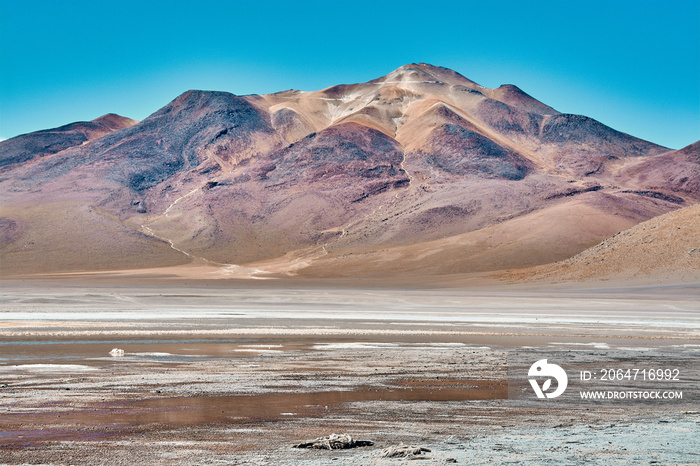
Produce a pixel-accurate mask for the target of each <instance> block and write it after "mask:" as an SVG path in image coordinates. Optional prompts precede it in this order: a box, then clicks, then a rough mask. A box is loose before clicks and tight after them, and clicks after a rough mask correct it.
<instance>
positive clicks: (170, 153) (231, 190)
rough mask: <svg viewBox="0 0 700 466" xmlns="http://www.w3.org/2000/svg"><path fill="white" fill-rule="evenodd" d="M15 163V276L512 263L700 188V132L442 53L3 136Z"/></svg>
mask: <svg viewBox="0 0 700 466" xmlns="http://www.w3.org/2000/svg"><path fill="white" fill-rule="evenodd" d="M0 173H1V176H0V194H1V195H2V205H0V254H2V262H1V263H0V273H1V274H2V275H4V276H12V275H25V274H36V273H60V272H81V271H109V270H120V269H124V270H129V269H143V268H153V267H170V266H176V265H187V264H193V265H209V266H213V267H215V268H218V269H220V271H221V273H222V274H224V275H225V274H226V273H230V275H236V276H242V275H247V276H257V277H275V276H300V277H313V278H321V277H386V276H395V277H418V278H420V277H425V276H436V275H446V274H463V273H474V272H484V271H497V270H506V269H513V268H522V267H531V266H537V265H541V264H548V263H552V262H554V261H562V260H565V259H568V258H570V257H572V256H574V255H576V254H578V253H580V252H581V251H583V250H585V249H587V248H589V247H592V246H594V245H596V244H598V243H600V242H601V241H603V240H605V239H607V238H610V237H612V236H613V235H615V234H617V233H619V232H621V231H623V230H626V229H628V228H631V227H633V226H635V225H637V224H639V223H641V222H643V221H646V220H649V219H651V218H654V217H657V216H659V215H662V214H665V213H667V212H670V211H673V210H677V209H680V208H686V207H688V206H691V205H693V204H696V203H697V202H698V200H700V146H699V145H698V143H695V144H692V145H690V146H688V147H686V148H684V149H681V150H671V149H667V148H664V147H661V146H658V145H656V144H653V143H651V142H647V141H644V140H642V139H638V138H636V137H633V136H630V135H627V134H624V133H620V132H618V131H615V130H614V129H612V128H609V127H607V126H605V125H603V124H601V123H599V122H597V121H595V120H593V119H591V118H587V117H585V116H580V115H571V114H563V113H560V112H558V111H557V110H555V109H553V108H551V107H549V106H547V105H545V104H543V103H541V102H539V101H537V100H536V99H534V98H532V97H531V96H529V95H528V94H526V93H525V92H523V91H522V90H520V89H519V88H517V87H516V86H513V85H503V86H500V87H498V88H496V89H490V88H485V87H483V86H480V85H478V84H476V83H474V82H473V81H471V80H469V79H467V78H466V77H464V76H462V75H460V74H458V73H456V72H454V71H451V70H448V69H446V68H441V67H436V66H432V65H427V64H411V65H406V66H403V67H401V68H398V69H397V70H395V71H393V72H391V73H389V74H387V75H386V76H384V77H381V78H378V79H375V80H373V81H370V82H367V83H360V84H353V85H340V86H333V87H330V88H327V89H323V90H320V91H314V92H302V91H293V90H292V91H284V92H279V93H276V94H267V95H249V96H235V95H233V94H229V93H226V92H210V91H188V92H186V93H184V94H182V95H181V96H179V97H177V98H176V99H175V100H173V101H172V102H171V103H170V104H168V105H166V106H165V107H163V108H161V109H160V110H158V111H156V112H155V113H154V114H152V115H151V116H149V117H148V118H146V119H145V120H143V121H142V122H138V123H137V122H134V121H133V120H129V119H126V118H122V117H118V116H116V115H107V116H105V117H102V118H100V119H97V120H95V121H93V122H84V123H75V124H72V125H68V126H66V127H62V128H57V129H54V130H45V131H39V132H36V133H30V134H27V135H22V136H19V137H16V138H12V139H10V140H7V141H3V142H0ZM694 227H695V228H697V225H695V226H694ZM202 270H203V269H202Z"/></svg>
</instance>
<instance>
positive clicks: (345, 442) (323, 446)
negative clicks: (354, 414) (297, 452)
mask: <svg viewBox="0 0 700 466" xmlns="http://www.w3.org/2000/svg"><path fill="white" fill-rule="evenodd" d="M371 445H374V442H372V441H370V440H355V439H354V438H352V437H351V436H349V435H348V434H340V433H337V434H331V435H327V436H325V437H319V438H317V439H314V440H310V441H308V442H301V443H297V444H296V445H292V448H314V449H317V450H346V449H348V448H357V447H368V446H371Z"/></svg>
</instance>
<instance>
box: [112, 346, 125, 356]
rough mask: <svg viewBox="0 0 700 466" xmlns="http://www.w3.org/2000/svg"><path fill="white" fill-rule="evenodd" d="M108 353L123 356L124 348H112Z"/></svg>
mask: <svg viewBox="0 0 700 466" xmlns="http://www.w3.org/2000/svg"><path fill="white" fill-rule="evenodd" d="M109 354H110V355H111V356H113V357H115V358H119V357H122V356H124V350H123V349H119V348H114V349H113V350H112V351H110V352H109Z"/></svg>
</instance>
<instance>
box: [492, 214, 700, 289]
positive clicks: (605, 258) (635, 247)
mask: <svg viewBox="0 0 700 466" xmlns="http://www.w3.org/2000/svg"><path fill="white" fill-rule="evenodd" d="M500 277H501V278H502V279H506V280H517V281H523V280H526V281H533V280H543V281H579V282H582V281H599V280H615V279H624V280H630V279H632V280H644V281H648V282H664V281H676V282H697V281H698V280H700V205H698V204H696V205H693V206H690V207H685V208H683V209H679V210H676V211H674V212H670V213H668V214H665V215H662V216H659V217H656V218H653V219H651V220H648V221H646V222H643V223H640V224H639V225H636V226H634V227H632V228H630V229H628V230H625V231H622V232H620V233H619V234H616V235H615V236H613V237H612V238H608V239H606V240H604V241H602V242H601V243H600V244H597V245H595V246H594V247H592V248H589V249H586V250H585V251H583V252H581V253H579V254H577V255H576V256H574V257H572V258H570V259H568V260H565V261H562V262H560V263H557V264H548V265H544V266H540V267H534V268H532V269H525V270H517V271H513V272H510V273H507V274H502V275H500Z"/></svg>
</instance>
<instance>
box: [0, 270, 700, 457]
mask: <svg viewBox="0 0 700 466" xmlns="http://www.w3.org/2000/svg"><path fill="white" fill-rule="evenodd" d="M471 280H472V281H473V283H478V284H479V286H478V287H474V286H472V287H465V286H463V285H462V286H444V285H442V286H438V285H436V284H434V283H430V282H425V283H423V284H419V283H415V282H406V283H393V284H387V283H383V282H382V281H380V280H371V281H370V280H366V281H349V280H330V281H328V280H318V281H309V280H285V281H279V280H202V279H193V278H187V277H186V276H182V275H181V276H179V277H174V276H169V275H167V274H166V273H162V274H161V275H156V274H153V273H150V274H149V273H142V274H141V275H130V276H128V277H127V276H123V275H118V274H113V273H105V274H87V275H84V274H76V275H56V276H47V277H42V278H37V277H34V278H27V277H24V278H6V279H3V284H2V289H3V297H2V299H3V312H2V316H1V319H0V322H1V324H0V325H1V327H0V335H1V336H2V337H1V338H0V387H1V388H0V412H1V415H0V462H2V463H6V464H25V463H26V464H34V463H42V464H166V463H167V464H260V465H262V464H357V465H360V464H404V463H407V464H408V463H412V461H409V458H385V457H383V456H382V451H383V450H384V449H385V448H388V447H390V446H393V445H398V444H400V443H404V444H407V445H416V446H421V447H424V448H427V449H429V450H430V452H424V453H423V454H421V455H418V456H415V457H414V458H413V459H422V460H423V461H422V463H425V464H448V463H453V462H457V463H458V464H503V463H512V464H519V463H538V464H540V463H545V462H556V463H562V464H588V463H589V462H590V460H591V458H592V457H595V458H596V461H598V462H601V463H605V464H631V463H632V464H697V462H698V461H700V451H699V449H698V447H697V437H698V433H699V432H700V410H699V409H698V398H697V396H698V388H699V387H700V365H698V360H699V357H698V356H700V316H699V315H698V312H697V311H698V308H697V306H698V300H697V296H698V291H699V289H698V287H697V285H694V284H692V283H690V284H675V285H672V284H663V283H661V284H657V285H650V284H646V285H644V286H639V285H636V284H624V283H605V284H601V283H594V284H591V283H588V284H586V283H583V284H581V283H576V284H571V283H568V284H566V283H564V284H559V285H551V286H549V287H548V288H546V289H544V288H542V287H541V286H537V285H532V284H522V283H521V284H507V283H505V282H503V281H502V280H498V279H495V278H493V277H484V276H475V277H471ZM442 282H443V283H444V282H445V280H442ZM461 282H462V283H463V282H464V277H462V279H461ZM113 349H121V350H123V355H121V356H113V355H110V351H112V350H113ZM530 354H543V355H545V357H548V358H550V360H552V361H559V362H560V363H565V362H567V361H571V359H572V358H581V357H583V358H586V357H589V358H592V359H591V361H594V362H595V364H597V363H598V362H602V363H603V365H604V366H610V367H623V366H624V365H625V364H629V362H630V361H633V364H634V366H637V367H652V366H653V367H657V366H663V365H664V364H673V365H674V367H677V368H679V370H680V374H681V381H679V382H678V383H677V384H676V385H674V386H673V388H674V389H679V390H682V391H683V399H682V400H670V401H669V400H656V401H649V402H634V401H630V400H627V401H620V400H617V401H607V400H604V401H597V402H583V401H581V400H576V399H574V398H569V399H568V400H539V399H537V398H536V397H534V396H523V397H520V399H514V398H513V396H512V392H511V393H509V383H510V384H511V385H512V384H513V380H512V379H511V378H509V375H508V373H509V370H510V366H512V365H514V364H518V361H522V360H523V358H524V360H526V361H527V363H528V364H529V363H530V360H531V359H532V358H530V359H528V357H529V355H530ZM531 362H534V360H533V361H531ZM570 384H571V382H570ZM511 389H512V387H511ZM335 432H343V433H348V434H350V435H351V436H353V437H354V438H356V439H362V440H371V441H372V442H374V445H373V446H367V447H361V448H356V449H348V450H309V449H296V448H292V445H293V444H295V443H299V442H302V441H305V440H309V439H313V438H316V437H323V436H325V435H329V434H331V433H335Z"/></svg>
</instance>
